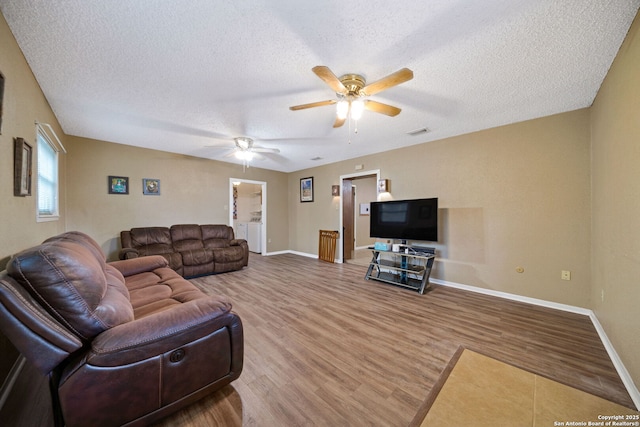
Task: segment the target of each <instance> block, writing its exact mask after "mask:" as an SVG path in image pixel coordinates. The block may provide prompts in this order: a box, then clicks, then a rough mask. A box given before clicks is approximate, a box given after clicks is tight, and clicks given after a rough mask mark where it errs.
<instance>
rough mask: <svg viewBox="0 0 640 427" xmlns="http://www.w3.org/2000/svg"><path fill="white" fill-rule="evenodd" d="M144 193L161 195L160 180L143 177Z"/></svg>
mask: <svg viewBox="0 0 640 427" xmlns="http://www.w3.org/2000/svg"><path fill="white" fill-rule="evenodd" d="M142 194H144V195H146V196H159V195H160V180H159V179H154V178H142Z"/></svg>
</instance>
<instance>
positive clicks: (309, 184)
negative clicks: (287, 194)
mask: <svg viewBox="0 0 640 427" xmlns="http://www.w3.org/2000/svg"><path fill="white" fill-rule="evenodd" d="M300 201H301V202H313V177H312V176H311V177H309V178H300Z"/></svg>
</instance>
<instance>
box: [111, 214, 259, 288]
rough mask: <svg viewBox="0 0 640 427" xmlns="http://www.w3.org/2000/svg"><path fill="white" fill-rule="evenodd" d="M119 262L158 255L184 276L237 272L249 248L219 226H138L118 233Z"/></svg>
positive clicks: (245, 264)
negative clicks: (120, 247)
mask: <svg viewBox="0 0 640 427" xmlns="http://www.w3.org/2000/svg"><path fill="white" fill-rule="evenodd" d="M120 243H121V245H122V249H121V250H120V253H119V257H120V259H131V258H136V257H139V256H147V255H162V256H163V257H165V258H166V259H167V261H168V262H169V267H171V268H172V269H174V270H175V271H177V272H178V274H180V275H182V276H184V277H196V276H203V275H206V274H214V273H225V272H228V271H234V270H241V269H242V267H245V266H247V265H248V263H249V246H248V244H247V241H246V240H244V239H235V237H234V233H233V228H231V227H229V226H228V225H223V224H211V225H197V224H178V225H172V226H171V227H139V228H132V229H131V230H125V231H122V232H120Z"/></svg>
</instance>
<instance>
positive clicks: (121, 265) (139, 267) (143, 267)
mask: <svg viewBox="0 0 640 427" xmlns="http://www.w3.org/2000/svg"><path fill="white" fill-rule="evenodd" d="M109 265H111V266H113V267H115V268H116V269H117V270H118V271H120V273H122V275H123V276H124V277H128V276H133V275H134V274H140V273H146V272H148V271H153V270H155V269H156V268H163V267H168V266H169V261H167V259H166V258H165V257H163V256H162V255H150V256H143V257H139V258H131V259H123V260H120V261H112V262H110V263H109Z"/></svg>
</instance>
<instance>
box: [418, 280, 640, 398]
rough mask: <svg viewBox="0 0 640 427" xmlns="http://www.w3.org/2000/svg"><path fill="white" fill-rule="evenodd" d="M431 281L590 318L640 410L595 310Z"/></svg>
mask: <svg viewBox="0 0 640 427" xmlns="http://www.w3.org/2000/svg"><path fill="white" fill-rule="evenodd" d="M429 281H430V282H431V283H435V284H437V285H442V286H447V287H450V288H456V289H462V290H465V291H469V292H476V293H479V294H484V295H490V296H494V297H498V298H504V299H509V300H512V301H518V302H524V303H528V304H533V305H537V306H541V307H547V308H553V309H556V310H562V311H567V312H570V313H576V314H582V315H584V316H588V317H589V319H591V323H592V324H593V327H594V328H595V329H596V332H598V336H599V337H600V341H602V345H603V346H604V348H605V349H606V350H607V353H608V354H609V358H610V359H611V362H612V363H613V366H614V367H615V368H616V371H617V372H618V375H619V376H620V379H621V380H622V383H623V384H624V386H625V387H626V389H627V392H628V393H629V396H630V397H631V399H632V400H633V403H634V404H635V405H636V409H638V410H640V391H638V387H636V385H635V383H634V382H633V379H632V378H631V375H630V374H629V371H627V368H625V366H624V363H622V360H621V359H620V356H618V353H617V352H616V350H615V348H614V347H613V344H611V341H610V340H609V337H608V336H607V333H606V332H605V330H604V328H603V327H602V325H601V324H600V321H598V317H597V316H596V314H595V313H594V312H593V310H590V309H588V308H583V307H577V306H574V305H568V304H560V303H557V302H553V301H547V300H542V299H537V298H530V297H525V296H521V295H516V294H510V293H508V292H502V291H494V290H493V289H485V288H479V287H476V286H469V285H462V284H460V283H455V282H448V281H446V280H440V279H433V278H432V279H429Z"/></svg>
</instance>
